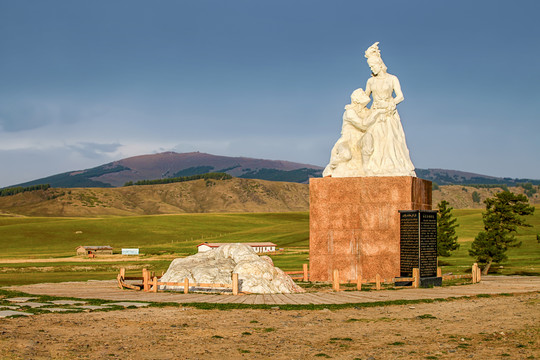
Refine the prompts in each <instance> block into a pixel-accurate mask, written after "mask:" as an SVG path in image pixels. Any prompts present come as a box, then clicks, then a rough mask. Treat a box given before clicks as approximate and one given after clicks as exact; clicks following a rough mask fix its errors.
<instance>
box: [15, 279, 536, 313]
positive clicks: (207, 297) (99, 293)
mask: <svg viewBox="0 0 540 360" xmlns="http://www.w3.org/2000/svg"><path fill="white" fill-rule="evenodd" d="M8 289H11V290H16V291H22V292H25V293H28V294H34V295H50V296H59V297H74V298H81V299H104V300H116V301H152V302H177V303H193V302H197V303H241V304H267V305H276V306H279V305H283V304H304V305H307V304H347V303H369V302H377V301H396V300H417V299H436V298H450V297H463V296H475V295H478V294H492V295H495V294H501V293H524V292H535V291H540V277H539V276H485V277H483V278H482V282H481V283H478V284H474V285H463V286H449V287H437V288H431V289H408V288H407V289H401V290H381V291H340V292H330V291H329V292H311V293H302V294H272V295H259V294H251V295H236V296H235V295H212V294H183V293H170V292H160V293H145V292H141V291H132V290H120V289H119V288H118V286H117V283H116V280H107V281H88V282H65V283H57V284H48V283H46V284H33V285H22V286H12V287H9V288H8Z"/></svg>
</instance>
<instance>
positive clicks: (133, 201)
mask: <svg viewBox="0 0 540 360" xmlns="http://www.w3.org/2000/svg"><path fill="white" fill-rule="evenodd" d="M505 189H509V190H510V191H512V192H515V193H519V194H525V195H527V196H528V197H529V200H530V202H531V203H532V204H539V203H540V187H539V186H534V185H531V186H530V187H529V186H519V187H510V188H508V187H505V186H502V187H500V186H483V185H476V186H462V185H444V186H439V187H437V186H436V187H435V189H434V190H433V206H434V208H435V206H436V204H437V203H438V202H440V201H441V200H446V201H448V202H449V203H450V205H451V206H452V207H454V208H455V209H475V208H476V209H482V208H484V203H483V201H484V200H485V199H486V198H488V197H492V196H493V195H494V194H495V193H497V192H500V191H503V190H505ZM307 210H309V186H308V185H307V184H298V183H287V182H274V181H266V180H258V179H241V178H232V179H228V180H214V179H207V180H204V179H200V180H193V181H187V182H181V183H172V184H160V185H140V186H127V187H119V188H48V189H45V190H35V191H28V192H22V193H18V194H16V195H11V196H0V216H1V215H25V216H74V217H79V216H104V215H119V216H123V215H155V214H181V213H218V212H229V213H231V212H233V213H234V212H284V211H307Z"/></svg>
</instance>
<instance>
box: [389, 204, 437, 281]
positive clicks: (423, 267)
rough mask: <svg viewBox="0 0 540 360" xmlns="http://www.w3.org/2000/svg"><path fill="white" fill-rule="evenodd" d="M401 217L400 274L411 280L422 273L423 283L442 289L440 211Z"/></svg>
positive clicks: (408, 213)
mask: <svg viewBox="0 0 540 360" xmlns="http://www.w3.org/2000/svg"><path fill="white" fill-rule="evenodd" d="M399 214H400V273H401V277H412V275H413V268H418V269H420V283H421V284H427V285H440V283H441V280H442V279H441V278H437V211H431V210H402V211H399Z"/></svg>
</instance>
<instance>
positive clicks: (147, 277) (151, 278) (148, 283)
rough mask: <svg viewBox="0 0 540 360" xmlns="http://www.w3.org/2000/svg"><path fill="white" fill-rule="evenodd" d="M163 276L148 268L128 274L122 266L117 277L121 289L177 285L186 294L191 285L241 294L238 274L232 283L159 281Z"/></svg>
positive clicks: (153, 290) (154, 288) (194, 287)
mask: <svg viewBox="0 0 540 360" xmlns="http://www.w3.org/2000/svg"><path fill="white" fill-rule="evenodd" d="M159 279H161V276H156V275H155V273H151V272H149V271H148V270H147V269H143V270H142V276H141V277H139V276H126V269H124V268H121V269H120V273H119V274H118V276H117V277H116V280H117V282H118V287H119V288H120V289H132V290H139V291H140V290H143V291H145V292H154V293H157V292H158V291H159V287H160V286H177V287H181V288H182V289H183V290H184V294H188V293H189V289H190V287H191V288H192V289H193V290H192V291H194V290H195V289H197V288H210V289H224V290H227V289H231V293H232V294H233V295H238V294H239V291H238V290H239V287H238V274H232V279H231V280H232V281H231V284H212V283H193V282H189V279H188V278H185V279H184V281H183V282H162V281H159ZM126 280H141V281H142V283H140V284H130V283H127V282H126Z"/></svg>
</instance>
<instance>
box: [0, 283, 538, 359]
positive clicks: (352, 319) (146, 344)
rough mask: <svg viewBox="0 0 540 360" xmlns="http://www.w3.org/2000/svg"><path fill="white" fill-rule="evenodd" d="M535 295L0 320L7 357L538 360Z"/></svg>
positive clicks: (0, 344) (1, 347)
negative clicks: (366, 305) (378, 304)
mask: <svg viewBox="0 0 540 360" xmlns="http://www.w3.org/2000/svg"><path fill="white" fill-rule="evenodd" d="M539 324H540V295H539V294H538V293H529V294H520V295H514V296H496V297H490V298H472V299H471V298H469V299H459V300H453V301H449V302H438V303H432V304H415V305H414V306H411V305H399V306H398V305H395V306H383V307H375V308H358V309H355V308H349V309H343V310H336V311H331V310H328V309H324V310H314V311H308V310H301V311H296V310H292V311H285V310H252V309H250V310H228V311H222V310H199V309H194V308H185V307H184V308H182V307H181V308H175V307H165V308H141V309H127V310H124V311H110V312H88V313H78V314H44V315H36V316H31V317H27V318H26V317H25V318H13V319H0V334H1V336H0V358H2V359H106V358H109V359H218V358H219V359H321V358H322V359H324V358H329V357H331V358H334V359H377V360H379V359H399V358H403V359H466V358H474V359H500V358H502V359H504V358H507V359H528V358H531V359H534V358H538V357H540V350H539V339H540V325H539Z"/></svg>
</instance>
